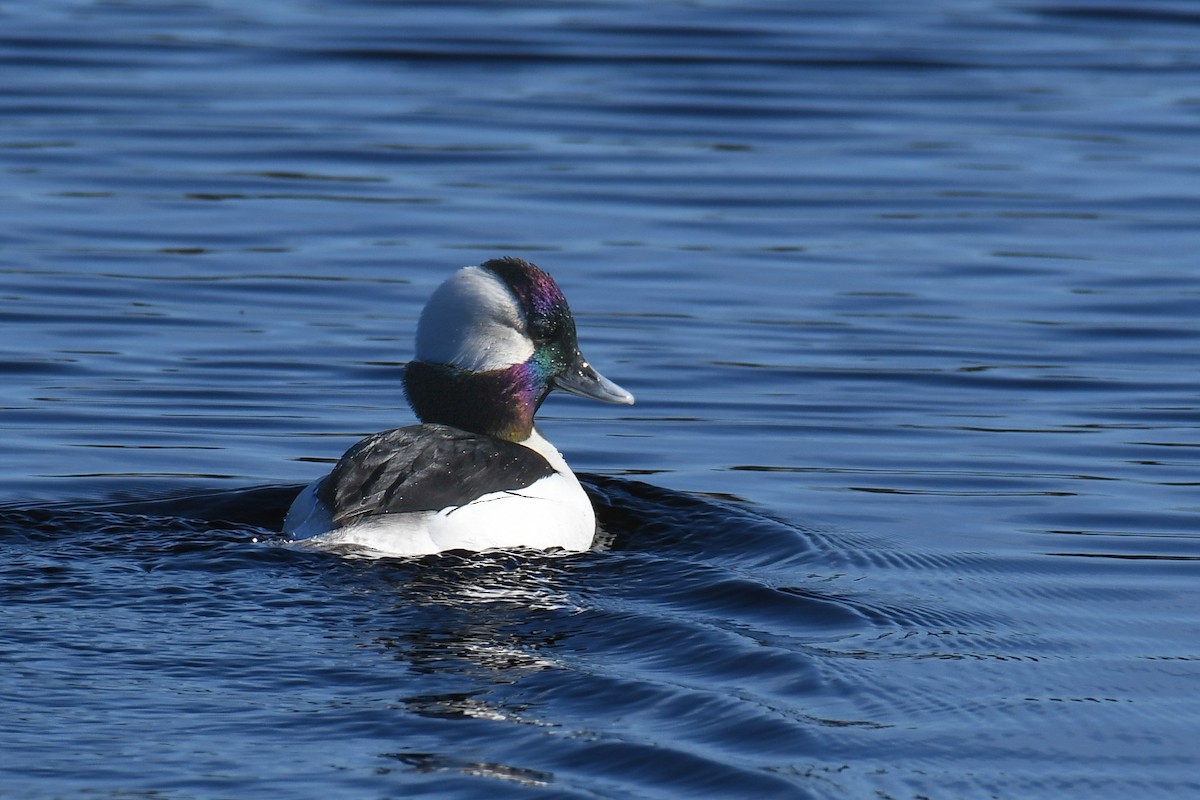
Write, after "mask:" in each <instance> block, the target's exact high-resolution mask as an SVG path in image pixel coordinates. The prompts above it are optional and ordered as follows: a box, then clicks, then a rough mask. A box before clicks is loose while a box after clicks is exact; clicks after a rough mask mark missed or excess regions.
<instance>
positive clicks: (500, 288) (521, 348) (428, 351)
mask: <svg viewBox="0 0 1200 800" xmlns="http://www.w3.org/2000/svg"><path fill="white" fill-rule="evenodd" d="M532 355H533V343H532V342H531V341H530V340H529V337H528V336H527V335H526V334H525V315H524V313H523V312H522V311H521V307H520V305H519V304H518V302H517V298H515V297H514V296H513V293H512V292H511V291H509V289H508V286H507V285H505V283H504V281H502V280H501V279H500V278H499V276H497V275H496V274H495V273H494V272H492V271H490V270H486V269H481V268H479V267H463V268H462V269H460V270H459V271H458V272H456V273H454V274H453V275H452V276H450V277H449V278H448V279H447V280H446V281H445V282H444V283H443V284H442V285H441V286H439V287H438V288H437V289H436V290H435V291H434V293H433V296H432V297H430V298H429V302H428V303H426V304H425V310H424V311H422V312H421V320H420V322H418V323H417V360H419V361H428V362H431V363H434V364H453V365H454V366H456V367H461V368H463V369H469V370H473V371H476V372H485V371H488V370H493V369H504V368H505V367H510V366H512V365H513V364H520V363H522V362H524V361H527V360H529V357H530V356H532Z"/></svg>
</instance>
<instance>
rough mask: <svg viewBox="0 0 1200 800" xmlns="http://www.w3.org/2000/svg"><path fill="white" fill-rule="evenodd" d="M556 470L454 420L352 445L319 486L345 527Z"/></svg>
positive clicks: (520, 484) (458, 500)
mask: <svg viewBox="0 0 1200 800" xmlns="http://www.w3.org/2000/svg"><path fill="white" fill-rule="evenodd" d="M553 474H554V469H553V468H552V467H551V466H550V464H549V463H548V462H547V461H546V459H544V458H542V457H541V456H540V455H539V454H538V453H535V452H534V451H533V450H530V449H529V448H528V447H523V446H522V445H519V444H515V443H513V442H508V441H505V440H503V439H496V438H495V437H492V436H485V435H482V434H477V433H468V432H466V431H462V430H459V429H458V428H451V427H449V426H447V425H410V426H408V427H406V428H393V429H392V430H389V431H383V432H381V433H376V434H373V435H371V436H368V437H367V438H365V439H363V440H362V441H360V442H359V443H358V444H356V445H354V446H353V447H351V448H350V449H349V450H347V451H346V454H345V455H344V456H342V458H341V460H340V461H338V463H337V466H335V467H334V468H333V471H332V472H330V473H329V475H328V476H327V477H326V478H325V480H323V481H322V482H321V486H320V488H319V489H318V490H317V491H318V494H319V497H320V499H321V501H322V502H324V503H325V505H326V506H328V507H329V509H330V511H331V514H332V517H333V523H334V525H336V526H338V527H341V526H344V525H347V524H349V523H351V522H354V521H355V520H357V519H360V518H362V517H368V516H373V515H375V514H388V513H407V512H415V511H438V510H440V509H443V508H446V507H449V506H461V505H465V504H466V503H469V502H470V501H472V500H474V499H476V498H477V497H481V496H483V495H485V494H488V493H489V492H497V491H502V490H504V489H523V488H525V487H526V486H530V485H532V484H533V483H535V482H536V481H538V480H540V479H541V478H545V477H547V476H549V475H553Z"/></svg>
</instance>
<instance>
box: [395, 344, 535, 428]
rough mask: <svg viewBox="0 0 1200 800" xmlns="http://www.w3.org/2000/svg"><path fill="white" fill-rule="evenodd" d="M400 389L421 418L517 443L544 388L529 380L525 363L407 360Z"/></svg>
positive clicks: (529, 421)
mask: <svg viewBox="0 0 1200 800" xmlns="http://www.w3.org/2000/svg"><path fill="white" fill-rule="evenodd" d="M404 393H405V394H406V395H407V396H408V404H409V405H410V406H412V409H413V411H414V412H416V415H417V417H418V418H419V419H420V420H421V421H422V422H431V423H439V424H442V425H450V426H452V427H455V428H459V429H461V430H464V431H470V432H471V433H483V434H487V435H488V436H495V437H497V438H499V439H507V440H509V441H513V442H520V441H524V440H525V439H527V438H529V434H530V433H531V432H532V431H533V415H534V414H535V413H536V412H537V409H538V407H539V406H540V405H541V404H542V400H544V399H545V398H546V394H547V393H548V389H545V388H544V387H543V388H539V387H536V386H534V385H533V383H532V381H531V377H530V375H529V370H528V369H527V368H526V366H525V365H524V364H516V365H514V366H512V367H508V368H507V369H498V370H492V371H489V372H470V371H468V370H463V369H458V368H457V367H451V366H448V365H445V364H430V363H428V362H426V361H410V362H409V363H408V366H407V367H406V368H405V370H404Z"/></svg>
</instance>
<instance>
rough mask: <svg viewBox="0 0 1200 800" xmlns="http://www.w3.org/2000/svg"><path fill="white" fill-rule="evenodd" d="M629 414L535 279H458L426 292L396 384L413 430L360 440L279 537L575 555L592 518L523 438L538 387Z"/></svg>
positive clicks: (510, 274)
mask: <svg viewBox="0 0 1200 800" xmlns="http://www.w3.org/2000/svg"><path fill="white" fill-rule="evenodd" d="M554 388H559V389H563V390H564V391H567V392H570V393H573V394H579V395H582V396H585V397H591V398H593V399H598V400H602V401H605V402H610V403H626V404H628V403H632V402H633V397H632V395H630V394H629V393H628V392H626V391H625V390H624V389H622V388H620V387H619V386H617V385H616V384H614V383H612V382H611V381H609V380H607V379H606V378H604V377H603V376H601V375H600V374H599V373H597V372H596V371H595V370H594V369H593V368H592V367H591V366H590V365H589V364H588V363H587V361H585V360H584V358H583V356H582V355H581V354H580V352H579V347H578V344H577V342H576V334H575V321H574V318H573V317H572V316H571V312H570V309H569V307H568V306H567V303H566V299H565V298H564V297H563V296H562V292H561V291H560V290H559V288H558V286H557V285H556V284H555V283H554V281H553V279H551V278H550V276H549V275H547V274H546V273H544V272H542V271H541V270H540V269H538V268H537V267H536V266H534V265H533V264H530V263H528V262H526V261H522V260H520V259H515V258H503V259H494V260H492V261H488V262H485V263H484V264H482V265H480V266H478V267H464V268H463V269H461V270H459V271H458V272H457V273H455V274H454V275H453V276H452V277H451V278H449V279H448V280H447V281H446V282H444V283H443V284H442V285H441V286H440V287H438V289H437V290H436V291H435V292H434V294H433V296H432V297H431V298H430V300H429V302H428V303H427V304H426V307H425V310H424V311H423V312H422V314H421V319H420V322H419V323H418V326H417V358H416V359H415V360H414V361H412V362H410V363H409V365H408V367H407V369H406V372H405V392H406V395H407V397H408V400H409V404H410V405H411V406H412V407H413V410H414V411H415V412H416V413H417V416H418V417H420V419H421V420H422V424H420V425H411V426H408V427H404V428H395V429H392V430H387V431H383V432H381V433H377V434H373V435H371V436H368V437H366V438H365V439H363V440H362V441H360V442H358V443H357V444H356V445H354V446H353V447H351V448H350V450H348V451H347V452H346V454H345V455H343V456H342V458H341V460H339V462H338V463H337V465H336V466H335V467H334V468H333V470H332V471H331V472H330V473H329V475H327V476H325V477H324V478H321V479H319V480H317V481H315V482H314V483H313V484H311V485H310V486H309V487H307V488H306V489H305V490H304V491H303V492H301V493H300V495H299V496H298V497H297V498H296V500H295V501H294V502H293V504H292V508H291V509H290V510H289V512H288V516H287V520H286V521H285V523H284V531H285V532H288V533H290V534H292V535H293V536H294V537H296V538H308V539H310V540H312V541H314V542H318V543H330V544H342V543H346V544H354V545H358V546H361V547H364V548H368V549H369V550H372V551H376V552H378V553H382V554H398V555H416V554H423V553H433V552H440V551H442V550H451V549H468V550H484V549H489V548H493V547H536V548H552V547H561V548H564V549H568V550H585V549H587V548H588V547H589V546H590V545H591V542H592V538H593V536H594V535H595V513H594V511H593V510H592V506H591V503H590V501H589V500H588V498H587V495H586V494H584V492H583V489H582V487H580V485H579V481H578V480H577V479H576V478H575V475H574V473H572V472H571V470H570V468H569V467H568V466H567V464H566V461H565V460H564V459H563V457H562V455H561V454H560V453H559V452H558V451H557V450H556V449H555V448H554V446H553V445H551V444H550V443H549V442H547V441H546V440H545V439H544V438H543V437H542V436H541V435H540V433H538V431H537V430H536V429H535V428H534V424H533V418H534V415H535V413H536V412H537V410H538V408H539V407H540V406H541V404H542V401H543V400H545V398H546V396H547V395H548V394H549V392H550V391H551V389H554Z"/></svg>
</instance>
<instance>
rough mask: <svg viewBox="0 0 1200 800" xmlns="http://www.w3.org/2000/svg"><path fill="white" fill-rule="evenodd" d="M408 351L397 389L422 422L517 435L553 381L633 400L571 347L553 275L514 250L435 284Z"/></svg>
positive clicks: (523, 433)
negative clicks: (412, 354) (410, 357)
mask: <svg viewBox="0 0 1200 800" xmlns="http://www.w3.org/2000/svg"><path fill="white" fill-rule="evenodd" d="M416 355H417V357H416V360H414V361H411V362H409V364H408V367H407V369H406V370H405V373H404V388H405V392H406V394H407V395H408V402H409V404H410V405H411V406H412V408H413V411H415V412H416V414H417V416H418V417H420V419H421V421H422V422H437V423H442V424H444V425H452V426H454V427H456V428H461V429H463V430H468V431H472V432H475V433H486V434H490V435H492V436H498V437H500V438H503V439H509V440H511V441H518V442H519V441H523V440H524V439H526V438H527V437H528V436H529V434H530V432H531V431H532V430H533V417H534V414H536V413H537V410H538V408H539V407H540V406H541V405H542V401H543V400H545V399H546V395H548V394H549V393H550V391H551V389H562V390H563V391H566V392H570V393H571V394H577V395H580V396H582V397H591V398H593V399H595V400H602V401H604V402H606V403H624V404H631V403H633V395H631V394H630V393H629V392H627V391H625V390H624V389H622V388H621V387H620V386H618V385H617V384H615V383H613V382H612V381H610V380H608V379H607V378H605V377H604V376H603V375H601V374H600V373H598V372H596V370H595V369H593V368H592V366H591V365H590V364H588V362H587V361H586V360H585V359H584V357H583V354H581V353H580V352H579V344H578V342H577V341H576V338H575V318H574V317H572V316H571V309H570V308H569V307H568V306H567V300H566V298H565V297H563V293H562V291H561V290H560V289H559V288H558V284H556V283H555V282H554V279H553V278H551V277H550V276H549V275H547V274H546V273H545V272H542V271H541V270H540V269H538V268H537V267H536V266H534V265H533V264H530V263H529V262H528V261H522V260H521V259H519V258H497V259H493V260H491V261H485V262H484V263H483V264H481V265H479V266H477V267H463V268H462V269H460V270H459V271H458V272H456V273H455V274H454V275H452V276H451V277H450V278H449V279H447V280H446V282H445V283H443V284H442V285H441V286H439V287H438V288H437V290H436V291H434V293H433V296H432V297H430V298H429V302H428V303H426V305H425V310H424V311H422V312H421V320H420V322H418V323H417V354H416Z"/></svg>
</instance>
